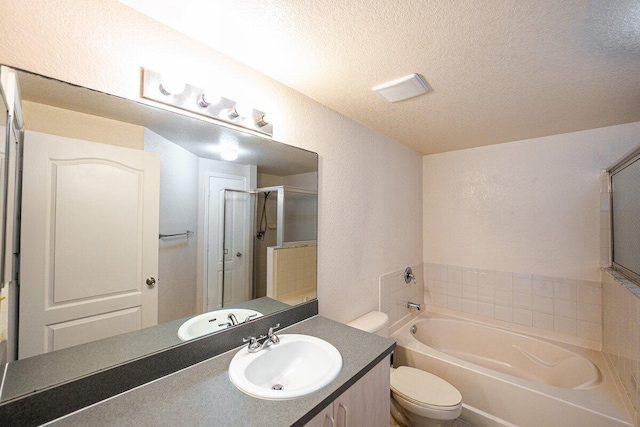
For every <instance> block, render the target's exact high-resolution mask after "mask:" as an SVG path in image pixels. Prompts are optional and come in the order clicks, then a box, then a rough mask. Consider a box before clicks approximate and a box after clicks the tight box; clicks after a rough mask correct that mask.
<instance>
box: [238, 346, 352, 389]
mask: <svg viewBox="0 0 640 427" xmlns="http://www.w3.org/2000/svg"><path fill="white" fill-rule="evenodd" d="M278 337H279V338H280V342H279V343H278V344H275V345H271V346H269V347H267V348H265V349H263V350H260V351H258V352H256V353H249V351H248V350H247V347H246V346H245V347H243V348H242V349H241V350H240V351H238V353H236V355H235V356H234V357H233V359H232V360H231V364H230V365H229V379H230V380H231V382H232V383H233V384H234V385H235V386H236V387H238V388H239V389H240V390H241V391H243V392H245V393H246V394H248V395H250V396H253V397H257V398H260V399H270V400H280V399H293V398H296V397H300V396H304V395H306V394H309V393H313V392H314V391H317V390H320V389H321V388H322V387H324V386H326V385H327V384H329V383H330V382H331V381H333V380H334V379H335V378H336V377H337V376H338V374H339V373H340V370H341V369H342V356H341V355H340V352H339V351H338V350H337V349H336V348H335V347H334V346H333V345H331V344H329V343H328V342H326V341H325V340H322V339H320V338H316V337H312V336H309V335H297V334H283V335H278Z"/></svg>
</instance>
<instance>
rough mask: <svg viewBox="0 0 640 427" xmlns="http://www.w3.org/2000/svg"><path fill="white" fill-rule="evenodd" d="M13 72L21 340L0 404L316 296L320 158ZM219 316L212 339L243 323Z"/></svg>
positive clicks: (222, 323) (223, 321) (166, 110)
mask: <svg viewBox="0 0 640 427" xmlns="http://www.w3.org/2000/svg"><path fill="white" fill-rule="evenodd" d="M15 72H16V76H17V81H18V84H19V86H20V90H21V100H22V108H23V111H24V123H25V125H24V127H25V130H24V133H23V139H24V168H23V176H22V198H21V200H22V203H21V206H20V208H21V215H20V217H21V221H22V223H21V238H20V245H19V246H20V278H21V280H20V284H19V285H20V291H19V298H14V299H13V300H12V301H9V303H10V304H14V309H15V311H16V312H17V313H18V317H17V318H16V319H13V320H12V319H9V325H8V330H9V331H11V330H12V328H13V327H14V324H15V323H17V324H19V325H20V326H19V330H18V333H17V340H16V345H15V346H14V347H15V348H8V349H7V354H8V360H9V363H8V366H7V369H6V376H5V382H4V384H3V388H2V395H1V396H0V401H6V400H8V399H13V398H16V397H19V396H21V395H24V394H26V393H30V392H33V391H34V390H38V389H42V388H45V387H50V386H52V385H55V384H59V383H62V382H65V381H69V380H71V379H74V378H79V377H82V376H84V375H88V374H90V373H92V372H96V371H99V370H103V369H105V368H108V367H111V366H115V365H117V364H121V363H123V362H125V361H128V360H132V359H136V358H140V357H143V356H145V355H147V354H151V353H155V352H158V351H160V350H163V349H166V348H168V347H171V346H176V345H181V344H182V343H183V341H184V339H189V338H182V339H181V338H179V337H178V329H179V328H180V326H181V325H183V324H184V323H185V322H186V321H187V320H189V319H191V318H193V317H194V316H197V315H200V314H202V313H208V312H216V310H221V309H228V308H238V309H248V310H253V311H256V312H259V313H261V314H262V315H266V314H270V313H274V312H277V311H281V310H286V309H288V308H289V307H291V306H293V305H296V304H298V303H302V302H306V301H309V300H312V299H314V298H316V253H317V252H316V238H317V197H318V192H317V189H318V184H317V183H318V156H317V154H316V153H313V152H309V151H306V150H303V149H299V148H295V147H292V146H288V145H285V144H282V143H278V142H276V141H273V140H272V139H270V138H267V137H264V136H259V135H258V134H256V133H251V132H246V131H242V130H239V129H236V128H231V127H228V126H225V125H220V124H217V123H216V122H214V121H213V120H211V119H207V118H203V117H199V116H197V115H194V114H190V113H183V112H178V111H177V110H171V108H170V107H166V106H162V105H161V104H154V103H153V102H152V101H133V100H128V99H123V98H119V97H116V96H112V95H109V94H105V93H101V92H97V91H94V90H90V89H87V88H82V87H78V86H75V85H71V84H67V83H64V82H61V81H58V80H54V79H50V78H47V77H44V76H39V75H36V74H32V73H29V72H25V71H19V70H15ZM229 142H232V145H233V146H234V147H235V149H236V151H237V154H238V157H237V159H235V160H232V161H226V160H223V159H222V158H221V156H220V154H221V147H222V146H223V145H225V144H227V145H228V143H229ZM225 313H227V312H226V311H225ZM243 313H244V312H243ZM223 317H224V318H218V317H217V316H215V315H214V316H212V317H211V318H210V319H209V318H207V319H206V322H208V323H209V324H211V325H214V324H215V326H216V328H214V329H213V330H214V332H212V333H217V334H224V333H225V330H227V329H228V328H230V327H233V326H234V325H235V324H237V323H238V322H240V323H241V322H243V321H245V320H247V319H244V318H234V319H231V318H230V317H226V316H223ZM247 317H248V316H247ZM248 321H251V319H249V320H248ZM205 333H206V332H205ZM15 359H17V360H15ZM12 360H13V361H12Z"/></svg>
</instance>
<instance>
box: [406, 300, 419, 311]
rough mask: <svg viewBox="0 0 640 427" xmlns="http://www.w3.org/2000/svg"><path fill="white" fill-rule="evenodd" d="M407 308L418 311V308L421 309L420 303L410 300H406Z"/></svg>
mask: <svg viewBox="0 0 640 427" xmlns="http://www.w3.org/2000/svg"><path fill="white" fill-rule="evenodd" d="M407 308H410V309H411V310H418V311H420V310H422V304H419V303H415V302H411V301H407Z"/></svg>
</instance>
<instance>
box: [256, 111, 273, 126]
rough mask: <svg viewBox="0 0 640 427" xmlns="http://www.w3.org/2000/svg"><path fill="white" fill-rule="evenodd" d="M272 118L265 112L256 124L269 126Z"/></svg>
mask: <svg viewBox="0 0 640 427" xmlns="http://www.w3.org/2000/svg"><path fill="white" fill-rule="evenodd" d="M269 120H271V119H270V118H269V117H267V115H266V114H263V115H262V116H261V117H259V118H258V120H256V125H258V126H260V127H263V126H267V125H268V124H269V123H270V121H269Z"/></svg>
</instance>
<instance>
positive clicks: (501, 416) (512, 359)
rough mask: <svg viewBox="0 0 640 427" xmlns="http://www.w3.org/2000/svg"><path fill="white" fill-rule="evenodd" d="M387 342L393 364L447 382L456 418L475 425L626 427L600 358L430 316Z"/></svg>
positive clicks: (492, 328) (624, 412)
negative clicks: (457, 398) (457, 400)
mask: <svg viewBox="0 0 640 427" xmlns="http://www.w3.org/2000/svg"><path fill="white" fill-rule="evenodd" d="M414 325H415V326H416V332H415V334H413V333H412V332H411V329H412V326H414ZM391 338H393V339H395V340H396V341H397V344H398V347H397V348H396V350H395V353H394V364H395V365H396V366H402V365H407V366H413V367H416V368H420V369H423V370H425V371H428V372H431V373H433V374H435V375H438V376H440V377H441V378H444V379H445V380H447V381H448V382H450V383H451V384H453V385H454V386H455V387H456V388H457V389H458V390H459V391H460V392H461V393H462V401H463V412H462V418H463V419H464V420H466V421H469V422H471V423H473V424H474V425H476V426H478V427H485V426H487V427H496V426H521V427H555V426H557V427H573V426H575V427H591V426H592V427H606V426H616V427H621V426H627V427H629V426H633V423H632V422H631V421H630V419H631V418H630V416H629V414H628V412H627V410H626V409H625V406H624V403H623V400H622V399H621V398H620V395H619V394H618V391H617V385H616V381H615V380H614V377H613V376H612V374H611V372H610V370H609V368H608V366H607V365H606V362H605V360H604V357H602V354H601V353H600V352H597V351H594V350H588V349H584V348H580V347H575V346H571V345H567V344H562V343H554V342H552V341H548V340H543V339H540V338H535V337H533V336H528V335H524V334H521V333H514V332H510V331H508V330H505V329H500V328H497V327H495V326H491V325H488V324H482V323H477V322H474V321H471V320H467V319H462V318H456V317H450V316H446V315H444V314H437V313H423V314H421V315H420V316H418V317H415V318H413V319H412V320H411V321H410V322H409V323H407V324H405V325H404V326H402V327H401V328H400V329H398V330H397V331H396V332H394V333H393V334H392V335H391Z"/></svg>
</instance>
